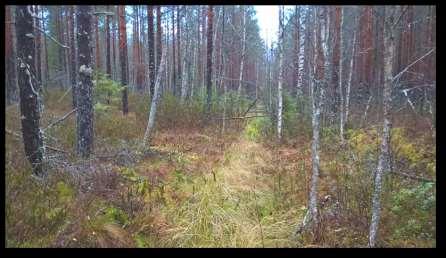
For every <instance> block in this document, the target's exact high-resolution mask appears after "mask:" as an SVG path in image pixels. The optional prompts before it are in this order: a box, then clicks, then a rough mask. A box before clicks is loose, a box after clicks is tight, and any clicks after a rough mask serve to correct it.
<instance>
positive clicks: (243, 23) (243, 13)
mask: <svg viewBox="0 0 446 258" xmlns="http://www.w3.org/2000/svg"><path fill="white" fill-rule="evenodd" d="M240 11H241V13H242V26H241V27H242V30H243V33H242V37H243V38H242V57H241V59H240V73H239V81H238V90H237V91H238V96H239V98H240V97H241V96H242V81H243V70H244V65H245V55H246V14H245V9H244V6H243V5H240Z"/></svg>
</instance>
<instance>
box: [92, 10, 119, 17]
mask: <svg viewBox="0 0 446 258" xmlns="http://www.w3.org/2000/svg"><path fill="white" fill-rule="evenodd" d="M93 14H94V15H99V14H103V15H106V16H114V15H115V14H114V13H113V12H107V11H102V12H99V11H98V12H94V13H93Z"/></svg>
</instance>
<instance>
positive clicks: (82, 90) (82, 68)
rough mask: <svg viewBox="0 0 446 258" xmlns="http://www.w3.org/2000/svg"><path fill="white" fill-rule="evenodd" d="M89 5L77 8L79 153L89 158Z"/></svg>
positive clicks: (91, 75)
mask: <svg viewBox="0 0 446 258" xmlns="http://www.w3.org/2000/svg"><path fill="white" fill-rule="evenodd" d="M92 11H93V9H92V8H91V6H89V5H79V6H78V7H77V17H76V18H77V19H76V21H77V31H78V37H77V45H78V48H79V51H78V52H79V53H78V62H79V84H78V88H77V94H78V97H77V108H78V109H77V113H76V114H77V151H78V153H79V155H81V156H82V157H83V158H88V157H89V156H90V154H91V153H92V151H93V99H92V97H93V96H92V91H93V81H92V77H93V64H92V60H91V56H92V49H91V32H92V30H91V29H92V28H91V19H92Z"/></svg>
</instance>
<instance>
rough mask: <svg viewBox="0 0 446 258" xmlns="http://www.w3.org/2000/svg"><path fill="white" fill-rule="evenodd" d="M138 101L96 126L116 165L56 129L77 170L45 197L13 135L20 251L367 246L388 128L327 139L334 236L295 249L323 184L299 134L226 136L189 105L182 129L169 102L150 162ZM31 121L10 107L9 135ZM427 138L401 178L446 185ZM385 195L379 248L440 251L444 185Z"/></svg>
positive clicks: (251, 130)
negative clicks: (344, 142) (375, 175)
mask: <svg viewBox="0 0 446 258" xmlns="http://www.w3.org/2000/svg"><path fill="white" fill-rule="evenodd" d="M62 95H63V92H57V91H55V92H52V93H51V94H50V95H48V96H46V98H45V99H46V100H47V104H46V106H45V111H44V116H43V118H42V124H43V125H46V124H49V123H50V122H51V121H54V119H56V118H57V117H60V116H62V115H63V114H66V113H67V112H69V111H70V110H71V104H70V101H69V99H70V96H69V95H67V96H66V97H65V99H64V100H62V101H61V102H58V101H57V100H59V99H60V97H61V96H62ZM130 99H131V100H132V101H130V103H132V105H131V106H130V113H129V115H128V116H125V117H124V116H122V114H121V112H120V111H119V101H117V102H116V103H114V102H113V100H112V101H111V106H110V108H109V109H108V111H107V112H102V113H101V112H100V111H99V113H97V114H96V120H95V123H94V124H95V135H96V140H95V156H102V155H110V154H113V155H112V157H111V158H99V157H95V158H93V159H92V160H88V161H81V160H78V159H77V157H76V156H75V155H74V141H75V127H74V125H75V116H71V117H69V118H68V119H67V120H66V121H64V122H63V123H61V124H60V125H58V126H56V127H54V128H52V129H51V132H50V134H49V135H51V136H52V138H47V143H48V144H49V145H51V146H53V147H56V148H60V149H63V150H66V151H68V152H69V154H66V155H63V154H61V153H57V152H48V155H50V156H52V159H53V160H58V161H60V162H61V164H65V163H67V162H68V161H69V163H70V164H73V166H74V165H75V168H77V170H76V169H74V167H62V166H59V167H55V168H50V170H49V171H48V172H49V174H50V177H49V178H48V182H47V183H46V184H45V185H41V184H39V183H36V182H35V181H34V180H32V179H31V177H30V167H29V165H28V163H27V161H26V160H25V158H24V153H23V147H22V143H21V141H20V139H17V138H16V137H15V136H13V135H10V134H7V135H6V145H5V147H6V153H5V158H6V162H5V167H6V171H5V177H6V239H7V243H6V245H7V246H8V247H48V246H54V247H311V246H328V247H352V246H366V243H367V234H368V221H369V219H370V210H369V207H370V193H371V190H372V188H371V186H372V183H371V176H370V175H371V172H372V171H373V169H374V167H375V166H376V160H377V155H378V149H379V140H378V139H379V138H378V134H377V132H378V131H377V129H376V128H373V127H369V128H364V129H352V130H350V131H349V132H348V139H349V140H348V146H347V147H346V148H343V149H340V148H339V145H338V144H337V143H338V141H339V139H337V133H336V129H333V128H325V129H324V131H323V133H322V146H324V148H323V149H322V153H321V178H320V186H319V191H320V192H319V198H320V203H321V210H322V213H323V214H324V215H323V216H322V218H323V223H322V224H323V227H322V230H321V236H319V238H315V237H313V236H311V235H303V236H301V237H300V238H299V239H296V238H295V237H294V235H293V233H294V230H295V229H296V226H297V224H298V223H299V222H300V221H301V219H302V216H303V215H304V214H305V212H306V205H307V193H308V189H309V181H310V175H311V151H310V144H311V141H310V139H309V134H308V132H307V131H305V133H303V132H294V131H292V130H291V129H290V130H289V132H288V133H289V134H290V136H287V137H286V138H285V139H284V142H283V143H282V144H281V145H278V144H277V143H275V142H274V141H271V139H272V137H270V136H271V133H272V132H271V131H270V130H269V128H268V125H269V124H270V123H271V121H268V120H261V119H253V120H251V122H248V123H247V124H245V125H244V124H243V123H237V124H236V125H230V124H228V125H227V126H228V127H227V129H228V130H227V133H226V134H225V135H221V134H220V130H218V129H219V128H218V125H215V126H207V127H203V126H202V125H201V124H200V122H199V121H200V119H199V118H198V117H197V116H196V113H197V112H198V111H197V110H198V108H197V109H194V108H191V109H188V108H187V107H186V106H185V107H184V112H189V111H190V112H191V113H193V114H189V115H184V116H181V118H178V119H176V118H175V116H177V115H178V114H177V115H175V114H176V113H175V112H176V111H175V110H174V109H172V107H173V106H175V105H174V103H171V102H172V101H173V100H169V101H166V102H165V103H164V105H162V106H161V109H160V115H159V121H160V123H159V124H158V128H157V129H158V130H157V133H156V134H155V137H154V139H153V143H152V145H153V146H152V148H151V152H150V153H148V154H147V155H143V156H141V155H139V156H138V155H136V154H135V153H133V152H132V150H133V149H135V146H136V145H137V144H138V143H139V142H140V140H141V138H142V136H143V133H144V129H145V123H146V119H147V118H146V113H147V108H148V104H147V101H148V99H147V98H146V97H138V96H133V95H131V96H130ZM196 106H199V105H196ZM18 114H19V113H18V108H16V107H10V108H9V109H8V112H7V113H6V128H7V129H8V130H11V131H15V132H20V129H19V128H20V123H19V122H20V120H19V115H18ZM289 117H294V115H292V114H291V115H289ZM182 119H183V120H182ZM189 120H193V122H191V123H189ZM177 121H181V123H180V122H177ZM239 126H245V127H244V129H243V128H240V127H239ZM306 126H307V125H305V124H301V125H300V128H306ZM412 131H413V130H412ZM294 134H296V135H297V136H292V135H294ZM425 135H426V136H425ZM425 135H423V134H421V135H420V134H419V133H418V134H417V135H413V134H411V130H407V129H406V128H404V127H397V128H394V129H393V131H392V150H393V155H392V157H393V159H394V164H395V166H394V168H393V169H394V170H395V171H397V172H406V173H408V172H410V173H415V174H416V175H418V176H423V177H427V178H435V174H436V162H435V155H436V153H435V144H432V139H430V138H429V137H428V135H427V134H425ZM18 146H20V147H18ZM115 154H116V155H115ZM352 160H353V161H355V162H352ZM64 162H65V163H64ZM384 189H385V192H384V194H383V207H384V208H383V214H382V223H381V231H380V237H381V238H380V239H381V242H380V245H381V246H407V247H409V246H417V247H429V246H435V239H436V235H435V229H436V224H435V222H436V214H435V208H436V204H435V184H432V183H422V182H418V181H414V180H411V179H407V178H404V177H399V176H396V175H393V174H388V175H387V176H386V180H385V188H384ZM327 195H329V196H331V199H330V201H329V202H326V203H323V201H322V200H323V199H324V197H325V196H327Z"/></svg>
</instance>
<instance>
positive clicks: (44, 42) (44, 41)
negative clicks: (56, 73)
mask: <svg viewBox="0 0 446 258" xmlns="http://www.w3.org/2000/svg"><path fill="white" fill-rule="evenodd" d="M42 29H43V31H46V29H45V20H44V19H43V8H42ZM43 45H44V47H45V82H47V81H48V80H49V79H50V69H49V63H48V44H47V40H46V37H43Z"/></svg>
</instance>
